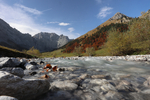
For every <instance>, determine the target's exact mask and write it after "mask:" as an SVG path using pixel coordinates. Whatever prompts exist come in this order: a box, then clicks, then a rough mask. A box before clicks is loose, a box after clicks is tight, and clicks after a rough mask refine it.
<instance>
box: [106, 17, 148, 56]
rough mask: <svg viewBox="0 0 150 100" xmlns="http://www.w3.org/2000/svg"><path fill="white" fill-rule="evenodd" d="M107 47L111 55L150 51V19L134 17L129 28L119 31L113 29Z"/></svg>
mask: <svg viewBox="0 0 150 100" xmlns="http://www.w3.org/2000/svg"><path fill="white" fill-rule="evenodd" d="M108 33H109V37H108V39H107V43H106V48H107V49H108V51H109V53H110V55H127V54H134V53H135V52H136V53H150V20H148V19H134V20H132V21H131V23H130V24H129V30H128V31H125V32H118V31H117V30H116V29H111V30H110V31H109V32H108Z"/></svg>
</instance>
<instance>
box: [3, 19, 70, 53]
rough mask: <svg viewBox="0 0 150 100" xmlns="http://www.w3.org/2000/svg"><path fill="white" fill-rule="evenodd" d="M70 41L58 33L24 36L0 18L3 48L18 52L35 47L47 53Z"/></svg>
mask: <svg viewBox="0 0 150 100" xmlns="http://www.w3.org/2000/svg"><path fill="white" fill-rule="evenodd" d="M44 35H46V36H44ZM40 36H41V38H40ZM45 39H46V40H45ZM69 41H70V39H69V38H68V37H67V36H63V35H60V36H59V35H57V34H56V33H48V32H41V33H37V34H36V35H34V36H31V35H30V34H28V33H27V34H23V33H21V32H20V31H18V30H17V29H15V28H12V27H11V26H10V25H9V24H8V23H7V22H5V21H4V20H3V19H1V18H0V45H2V46H6V47H9V48H13V49H17V50H23V49H26V50H28V49H30V48H31V47H33V46H34V47H35V48H36V49H38V50H40V52H47V51H51V50H54V49H57V48H59V47H61V46H63V45H65V44H66V43H67V42H69Z"/></svg>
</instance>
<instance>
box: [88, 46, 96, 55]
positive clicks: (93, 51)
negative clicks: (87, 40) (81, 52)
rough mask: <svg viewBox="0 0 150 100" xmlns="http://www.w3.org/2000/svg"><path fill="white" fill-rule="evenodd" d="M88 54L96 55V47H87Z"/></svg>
mask: <svg viewBox="0 0 150 100" xmlns="http://www.w3.org/2000/svg"><path fill="white" fill-rule="evenodd" d="M86 54H87V55H89V56H94V55H95V49H94V47H91V48H90V47H89V48H86Z"/></svg>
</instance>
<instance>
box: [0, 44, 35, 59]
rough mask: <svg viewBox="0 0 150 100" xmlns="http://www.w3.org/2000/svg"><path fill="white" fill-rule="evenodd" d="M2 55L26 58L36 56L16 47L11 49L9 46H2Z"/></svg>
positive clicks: (0, 53)
mask: <svg viewBox="0 0 150 100" xmlns="http://www.w3.org/2000/svg"><path fill="white" fill-rule="evenodd" d="M0 56H1V57H25V58H33V57H35V56H32V55H29V54H25V53H23V52H21V51H18V50H16V49H11V48H8V47H4V46H0Z"/></svg>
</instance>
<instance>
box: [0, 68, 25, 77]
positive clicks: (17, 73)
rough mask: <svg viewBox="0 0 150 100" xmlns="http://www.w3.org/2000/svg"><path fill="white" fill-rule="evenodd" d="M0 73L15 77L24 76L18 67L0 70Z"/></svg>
mask: <svg viewBox="0 0 150 100" xmlns="http://www.w3.org/2000/svg"><path fill="white" fill-rule="evenodd" d="M0 71H6V72H8V73H11V74H14V75H17V76H19V77H23V76H24V70H23V69H22V68H19V67H17V68H13V67H12V68H11V67H5V68H2V69H0Z"/></svg>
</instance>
